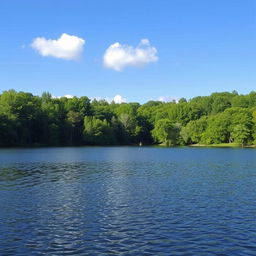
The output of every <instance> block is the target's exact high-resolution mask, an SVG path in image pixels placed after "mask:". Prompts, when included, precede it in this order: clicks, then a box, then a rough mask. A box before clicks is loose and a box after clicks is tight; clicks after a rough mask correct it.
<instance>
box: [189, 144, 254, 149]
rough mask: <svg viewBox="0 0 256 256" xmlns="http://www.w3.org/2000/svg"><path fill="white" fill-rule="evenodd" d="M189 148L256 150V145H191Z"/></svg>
mask: <svg viewBox="0 0 256 256" xmlns="http://www.w3.org/2000/svg"><path fill="white" fill-rule="evenodd" d="M188 147H211V148H256V145H242V144H239V143H220V144H210V145H208V144H199V143H198V144H191V145H188Z"/></svg>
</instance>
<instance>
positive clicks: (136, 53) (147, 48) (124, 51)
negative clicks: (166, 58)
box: [103, 39, 158, 71]
mask: <svg viewBox="0 0 256 256" xmlns="http://www.w3.org/2000/svg"><path fill="white" fill-rule="evenodd" d="M156 61H158V56H157V49H156V48H155V47H153V46H151V44H150V42H149V40H148V39H141V41H140V43H139V45H138V46H137V47H133V46H130V45H122V44H120V43H118V42H117V43H114V44H112V45H110V46H109V48H108V49H107V50H106V51H105V54H104V56H103V64H104V66H105V67H107V68H111V69H114V70H116V71H121V70H123V69H124V68H125V67H128V66H135V67H141V66H144V65H146V64H147V63H150V62H156Z"/></svg>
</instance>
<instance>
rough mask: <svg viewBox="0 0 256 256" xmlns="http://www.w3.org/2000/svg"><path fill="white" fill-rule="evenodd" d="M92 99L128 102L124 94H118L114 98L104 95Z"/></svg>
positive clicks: (119, 102) (118, 102)
mask: <svg viewBox="0 0 256 256" xmlns="http://www.w3.org/2000/svg"><path fill="white" fill-rule="evenodd" d="M91 100H97V101H99V100H105V101H107V102H108V103H111V102H115V103H117V104H121V103H126V102H127V99H126V98H124V97H123V96H121V95H119V94H117V95H116V96H115V97H114V98H108V97H107V98H102V97H95V98H92V99H91Z"/></svg>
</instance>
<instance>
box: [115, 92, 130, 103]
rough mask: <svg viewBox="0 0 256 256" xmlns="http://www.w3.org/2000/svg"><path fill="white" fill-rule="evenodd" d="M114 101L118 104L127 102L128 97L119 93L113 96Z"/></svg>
mask: <svg viewBox="0 0 256 256" xmlns="http://www.w3.org/2000/svg"><path fill="white" fill-rule="evenodd" d="M113 101H114V102H115V103H118V104H120V103H125V102H127V100H126V98H124V97H122V96H121V95H119V94H118V95H116V96H115V97H114V98H113Z"/></svg>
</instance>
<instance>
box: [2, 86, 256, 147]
mask: <svg viewBox="0 0 256 256" xmlns="http://www.w3.org/2000/svg"><path fill="white" fill-rule="evenodd" d="M255 144H256V92H251V93H249V94H247V95H239V94H238V93H237V92H236V91H233V92H221V93H213V94H211V95H210V96H203V97H201V96H199V97H195V98H192V99H190V100H186V99H185V98H181V99H180V100H179V101H178V102H176V101H173V102H168V103H163V102H159V101H149V102H147V103H145V104H139V103H122V104H116V103H114V102H112V103H109V102H107V101H105V100H90V99H89V98H88V97H86V96H83V97H73V98H66V97H61V98H55V97H52V96H51V94H50V93H48V92H45V93H43V94H42V95H41V96H35V95H33V94H31V93H27V92H16V91H15V90H8V91H4V92H2V94H0V146H1V147H14V146H83V145H165V146H184V145H190V146H212V147H217V146H219V147H254V145H255Z"/></svg>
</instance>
